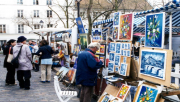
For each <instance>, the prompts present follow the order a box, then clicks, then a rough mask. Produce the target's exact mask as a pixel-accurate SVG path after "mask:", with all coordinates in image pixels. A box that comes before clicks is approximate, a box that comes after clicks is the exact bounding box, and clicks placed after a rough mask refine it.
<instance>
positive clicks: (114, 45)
mask: <svg viewBox="0 0 180 102" xmlns="http://www.w3.org/2000/svg"><path fill="white" fill-rule="evenodd" d="M115 48H116V43H110V51H112V52H115V51H116V49H115Z"/></svg>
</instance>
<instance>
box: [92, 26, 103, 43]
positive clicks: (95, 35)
mask: <svg viewBox="0 0 180 102" xmlns="http://www.w3.org/2000/svg"><path fill="white" fill-rule="evenodd" d="M99 40H102V29H101V28H93V29H92V42H94V41H99Z"/></svg>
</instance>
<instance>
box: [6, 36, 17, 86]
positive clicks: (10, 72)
mask: <svg viewBox="0 0 180 102" xmlns="http://www.w3.org/2000/svg"><path fill="white" fill-rule="evenodd" d="M15 45H16V40H14V39H11V40H9V41H8V42H7V46H6V47H5V48H4V52H5V55H6V56H5V59H4V68H6V69H7V74H6V80H5V82H6V84H5V85H17V84H16V83H15V68H14V67H13V65H12V64H11V63H9V62H7V59H8V57H9V54H13V47H14V46H15Z"/></svg>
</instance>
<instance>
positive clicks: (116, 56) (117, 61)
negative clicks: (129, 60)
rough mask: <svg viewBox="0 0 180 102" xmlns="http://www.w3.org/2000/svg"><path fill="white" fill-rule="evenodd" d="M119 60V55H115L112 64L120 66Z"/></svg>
mask: <svg viewBox="0 0 180 102" xmlns="http://www.w3.org/2000/svg"><path fill="white" fill-rule="evenodd" d="M120 60H121V56H120V55H115V63H114V65H116V66H120Z"/></svg>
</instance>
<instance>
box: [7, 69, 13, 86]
mask: <svg viewBox="0 0 180 102" xmlns="http://www.w3.org/2000/svg"><path fill="white" fill-rule="evenodd" d="M6 83H7V84H15V68H14V67H13V66H7V74H6Z"/></svg>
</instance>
